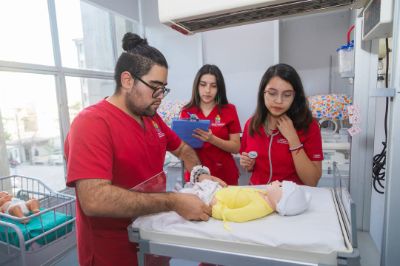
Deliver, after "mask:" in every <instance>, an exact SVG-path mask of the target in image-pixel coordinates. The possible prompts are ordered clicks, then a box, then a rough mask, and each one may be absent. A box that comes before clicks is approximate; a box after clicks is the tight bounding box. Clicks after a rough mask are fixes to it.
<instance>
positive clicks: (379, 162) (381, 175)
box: [372, 38, 389, 194]
mask: <svg viewBox="0 0 400 266" xmlns="http://www.w3.org/2000/svg"><path fill="white" fill-rule="evenodd" d="M388 86H389V40H388V38H386V73H385V87H386V88H388ZM388 109H389V98H388V97H386V107H385V120H384V126H385V141H384V142H382V145H383V149H382V151H381V152H380V153H378V154H376V155H375V156H374V157H373V162H372V179H373V186H374V189H375V191H376V192H378V193H379V194H383V193H384V191H382V190H381V189H385V186H384V185H383V182H384V181H385V174H386V172H385V169H386V168H385V165H386V147H387V119H388ZM378 186H379V187H380V188H378Z"/></svg>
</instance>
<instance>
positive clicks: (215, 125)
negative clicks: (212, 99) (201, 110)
mask: <svg viewBox="0 0 400 266" xmlns="http://www.w3.org/2000/svg"><path fill="white" fill-rule="evenodd" d="M214 121H215V122H214V123H212V126H213V127H223V126H225V123H221V117H220V116H219V115H217V116H216V117H215V120H214Z"/></svg>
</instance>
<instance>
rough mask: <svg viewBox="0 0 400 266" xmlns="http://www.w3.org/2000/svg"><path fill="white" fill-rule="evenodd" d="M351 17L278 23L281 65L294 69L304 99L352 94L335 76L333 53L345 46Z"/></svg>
mask: <svg viewBox="0 0 400 266" xmlns="http://www.w3.org/2000/svg"><path fill="white" fill-rule="evenodd" d="M350 16H351V12H350V11H347V10H345V11H334V12H331V13H324V14H316V15H309V16H303V17H299V18H290V19H286V20H283V21H281V23H280V25H279V27H280V41H279V43H280V59H281V62H282V63H287V64H290V65H292V66H293V67H294V68H296V70H297V71H298V72H299V74H300V76H301V78H302V81H303V85H304V88H305V90H306V94H307V95H314V94H321V93H329V92H330V88H331V92H346V93H351V91H349V90H351V86H350V84H349V83H348V82H347V81H346V80H343V79H341V78H340V77H339V75H338V73H337V56H336V49H337V48H338V47H340V46H341V45H343V44H345V43H346V42H347V40H346V34H347V30H348V28H349V26H350ZM331 56H332V62H333V68H332V69H330V68H329V65H330V60H331ZM330 73H331V80H332V81H331V82H329V80H330Z"/></svg>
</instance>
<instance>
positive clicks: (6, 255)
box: [0, 175, 76, 266]
mask: <svg viewBox="0 0 400 266" xmlns="http://www.w3.org/2000/svg"><path fill="white" fill-rule="evenodd" d="M0 191H7V192H8V193H10V194H11V195H12V196H13V197H16V198H19V199H22V200H28V199H31V198H36V199H37V200H39V202H40V212H38V213H35V214H33V213H31V214H30V215H29V216H27V218H28V219H29V222H28V223H21V221H22V219H21V218H17V217H14V216H10V215H8V214H5V213H1V212H0V265H7V266H8V265H9V266H11V265H50V264H53V263H55V262H57V261H58V260H59V259H60V258H61V257H62V256H63V254H65V253H67V252H68V251H69V250H71V248H73V247H74V246H75V244H76V237H75V197H74V196H70V195H66V194H62V193H58V192H54V191H53V190H51V189H50V188H49V187H48V186H46V185H45V184H44V183H42V181H40V180H39V179H36V178H32V177H25V176H16V175H14V176H7V177H0Z"/></svg>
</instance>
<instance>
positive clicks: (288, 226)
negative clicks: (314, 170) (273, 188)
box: [128, 166, 360, 265]
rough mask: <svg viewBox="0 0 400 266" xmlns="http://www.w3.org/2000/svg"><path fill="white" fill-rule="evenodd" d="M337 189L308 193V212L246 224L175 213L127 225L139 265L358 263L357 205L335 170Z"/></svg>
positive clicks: (155, 216)
mask: <svg viewBox="0 0 400 266" xmlns="http://www.w3.org/2000/svg"><path fill="white" fill-rule="evenodd" d="M334 173H335V185H336V187H335V188H330V189H328V188H312V187H307V189H308V190H309V191H310V192H311V193H312V201H311V206H310V208H309V209H308V211H307V212H305V213H303V214H301V215H298V216H292V217H282V216H279V215H270V216H268V217H265V218H262V219H258V220H254V221H250V222H247V223H231V227H232V231H230V232H228V231H226V230H225V229H224V228H223V225H222V222H221V221H218V220H215V219H210V220H209V221H208V222H191V221H186V220H184V219H183V218H182V217H180V216H178V215H177V214H176V213H173V212H169V213H161V214H156V215H153V216H147V217H141V218H139V219H140V220H137V222H134V223H133V225H132V226H129V227H128V233H129V239H130V241H132V242H137V243H138V246H139V251H138V259H139V265H144V255H145V254H155V255H161V256H168V257H173V258H182V259H189V260H195V261H202V262H207V263H217V264H223V265H265V264H266V263H273V265H307V264H324V265H349V264H351V265H359V263H360V262H359V252H358V250H357V238H356V223H355V205H354V203H353V202H352V200H351V198H350V195H349V193H348V190H347V189H346V187H345V185H344V184H343V182H342V181H341V177H340V174H339V173H338V171H337V167H336V166H334Z"/></svg>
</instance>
